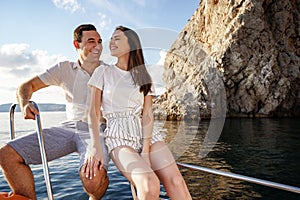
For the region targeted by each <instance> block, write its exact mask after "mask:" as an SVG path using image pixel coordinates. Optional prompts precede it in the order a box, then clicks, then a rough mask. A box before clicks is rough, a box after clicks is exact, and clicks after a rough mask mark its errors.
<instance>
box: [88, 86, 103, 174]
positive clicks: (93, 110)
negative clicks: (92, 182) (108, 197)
mask: <svg viewBox="0 0 300 200" xmlns="http://www.w3.org/2000/svg"><path fill="white" fill-rule="evenodd" d="M101 104H102V91H101V90H100V89H98V88H96V87H91V99H90V107H89V115H88V123H89V132H90V136H91V145H90V147H88V149H87V160H86V164H87V169H86V177H90V179H91V178H92V177H93V176H95V174H94V172H95V170H96V169H97V168H98V167H99V164H100V168H101V167H103V152H102V148H101V143H100V129H99V127H100V119H101V117H102V115H101V111H100V107H101ZM99 162H100V163H99Z"/></svg>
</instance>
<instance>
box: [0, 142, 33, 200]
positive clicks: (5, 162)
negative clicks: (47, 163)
mask: <svg viewBox="0 0 300 200" xmlns="http://www.w3.org/2000/svg"><path fill="white" fill-rule="evenodd" d="M0 166H1V168H2V171H3V174H4V176H5V178H6V180H7V182H8V184H9V186H10V188H11V189H12V192H13V193H15V194H20V195H23V196H25V197H28V198H30V199H33V200H36V194H35V186H34V178H33V174H32V171H31V169H30V167H29V166H28V165H26V164H25V162H24V160H23V158H22V157H21V156H20V155H19V154H18V153H17V152H16V151H15V150H14V149H13V148H12V147H10V146H9V145H7V144H6V145H4V146H3V147H1V149H0Z"/></svg>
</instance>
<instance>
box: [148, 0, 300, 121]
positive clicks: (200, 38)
mask: <svg viewBox="0 0 300 200" xmlns="http://www.w3.org/2000/svg"><path fill="white" fill-rule="evenodd" d="M299 69H300V0H228V1H225V0H202V1H201V2H200V4H199V7H198V9H197V10H196V11H195V13H194V15H193V16H192V17H191V19H190V20H189V21H188V23H187V25H186V26H185V28H184V29H183V30H182V31H181V33H180V34H179V36H178V38H177V40H176V41H175V42H174V43H173V45H172V47H171V48H170V50H169V52H168V54H167V57H166V60H165V69H164V74H163V79H164V82H165V86H166V92H165V93H164V94H163V95H161V96H160V97H159V98H158V99H156V100H155V103H154V113H155V116H157V117H158V118H163V119H170V120H174V119H183V118H193V119H195V118H196V119H197V118H203V117H220V116H221V117H224V116H226V117H231V116H247V117H265V116H266V117H270V116H299V114H300V90H299V88H300V72H299Z"/></svg>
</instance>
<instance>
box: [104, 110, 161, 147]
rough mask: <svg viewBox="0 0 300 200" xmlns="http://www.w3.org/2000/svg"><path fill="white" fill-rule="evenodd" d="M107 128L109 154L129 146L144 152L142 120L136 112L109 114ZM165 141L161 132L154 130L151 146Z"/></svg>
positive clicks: (106, 138)
mask: <svg viewBox="0 0 300 200" xmlns="http://www.w3.org/2000/svg"><path fill="white" fill-rule="evenodd" d="M104 117H105V118H106V119H107V126H106V129H105V131H104V137H105V143H106V145H107V148H108V153H110V152H111V150H113V149H114V148H116V147H119V146H129V147H132V148H133V149H135V150H136V151H137V152H138V153H140V152H141V151H142V148H143V143H142V136H143V135H142V123H141V122H142V119H141V115H140V113H136V112H134V111H125V112H116V113H109V114H106V115H105V116H104ZM159 141H164V140H163V137H162V135H161V134H160V132H159V131H156V130H153V134H152V138H151V144H154V143H155V142H159Z"/></svg>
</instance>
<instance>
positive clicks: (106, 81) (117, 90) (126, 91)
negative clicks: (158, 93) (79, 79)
mask: <svg viewBox="0 0 300 200" xmlns="http://www.w3.org/2000/svg"><path fill="white" fill-rule="evenodd" d="M88 85H89V86H94V87H96V88H99V89H100V90H101V91H102V109H103V111H102V112H103V115H104V116H105V115H106V114H109V113H114V112H124V111H128V110H134V109H137V108H139V107H140V108H142V107H143V103H144V94H143V93H141V92H140V87H139V86H138V85H135V84H134V82H133V79H132V76H131V74H130V72H129V71H125V70H122V69H120V68H118V67H117V66H115V65H101V66H99V67H97V68H96V69H95V71H94V73H93V75H92V77H91V78H90V80H89V82H88ZM151 90H152V92H151V93H150V92H149V93H148V95H153V87H152V88H151Z"/></svg>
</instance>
